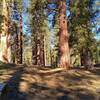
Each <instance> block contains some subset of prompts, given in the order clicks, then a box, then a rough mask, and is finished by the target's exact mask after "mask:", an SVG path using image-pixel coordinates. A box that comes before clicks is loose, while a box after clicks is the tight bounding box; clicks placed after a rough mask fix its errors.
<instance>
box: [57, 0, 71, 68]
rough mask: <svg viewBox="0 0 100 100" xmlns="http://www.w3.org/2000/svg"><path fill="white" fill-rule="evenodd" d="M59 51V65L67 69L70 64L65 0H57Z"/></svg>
mask: <svg viewBox="0 0 100 100" xmlns="http://www.w3.org/2000/svg"><path fill="white" fill-rule="evenodd" d="M58 9H59V52H60V62H59V65H60V67H63V68H66V69H68V68H69V66H70V52H69V33H68V27H67V17H66V0H59V4H58Z"/></svg>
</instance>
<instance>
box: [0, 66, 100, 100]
mask: <svg viewBox="0 0 100 100" xmlns="http://www.w3.org/2000/svg"><path fill="white" fill-rule="evenodd" d="M0 82H2V83H6V84H7V85H6V86H5V89H4V90H3V92H2V95H1V98H0V100H100V67H96V68H94V69H93V70H90V71H87V70H84V69H81V68H80V69H77V68H76V69H71V70H69V71H64V70H62V69H60V68H56V69H50V68H45V67H42V68H40V67H33V66H26V65H14V64H7V65H2V66H1V65H0Z"/></svg>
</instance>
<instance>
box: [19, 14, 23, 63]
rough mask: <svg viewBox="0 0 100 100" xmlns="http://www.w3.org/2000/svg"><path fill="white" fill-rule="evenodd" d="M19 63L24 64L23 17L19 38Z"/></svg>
mask: <svg viewBox="0 0 100 100" xmlns="http://www.w3.org/2000/svg"><path fill="white" fill-rule="evenodd" d="M19 63H20V64H22V63H23V33H22V16H21V15H20V36H19Z"/></svg>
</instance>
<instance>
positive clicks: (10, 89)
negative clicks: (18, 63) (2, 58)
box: [0, 67, 26, 100]
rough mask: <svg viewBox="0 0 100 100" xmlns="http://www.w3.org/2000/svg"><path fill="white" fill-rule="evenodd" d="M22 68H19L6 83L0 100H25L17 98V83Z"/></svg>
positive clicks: (22, 97)
mask: <svg viewBox="0 0 100 100" xmlns="http://www.w3.org/2000/svg"><path fill="white" fill-rule="evenodd" d="M23 69H24V67H19V68H18V69H17V70H16V72H15V73H13V74H12V75H11V76H12V77H11V78H10V79H9V80H8V81H7V82H6V84H7V85H6V86H5V89H4V90H3V92H2V95H1V98H0V100H26V99H25V98H24V96H21V97H20V96H19V94H20V92H19V83H20V81H21V75H22V74H23Z"/></svg>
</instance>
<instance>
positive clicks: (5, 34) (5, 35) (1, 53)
mask: <svg viewBox="0 0 100 100" xmlns="http://www.w3.org/2000/svg"><path fill="white" fill-rule="evenodd" d="M2 14H3V23H2V30H1V45H0V46H1V47H0V49H1V50H0V60H1V61H3V62H6V63H8V62H10V60H11V50H10V33H9V8H8V5H7V3H6V0H3V11H2Z"/></svg>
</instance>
